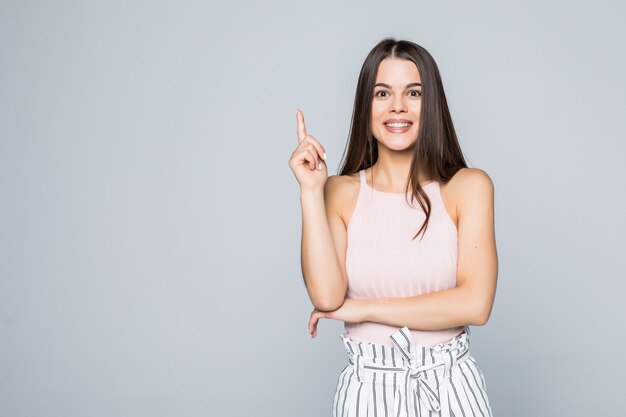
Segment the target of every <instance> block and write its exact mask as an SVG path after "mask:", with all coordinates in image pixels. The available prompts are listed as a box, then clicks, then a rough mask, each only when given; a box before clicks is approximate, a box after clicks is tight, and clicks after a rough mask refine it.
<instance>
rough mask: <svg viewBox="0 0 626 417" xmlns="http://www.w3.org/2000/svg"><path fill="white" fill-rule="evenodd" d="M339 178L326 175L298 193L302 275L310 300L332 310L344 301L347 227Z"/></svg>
mask: <svg viewBox="0 0 626 417" xmlns="http://www.w3.org/2000/svg"><path fill="white" fill-rule="evenodd" d="M340 186H341V178H340V177H338V176H331V177H328V179H327V180H326V183H325V185H324V187H323V189H321V188H315V189H306V190H302V191H301V193H300V202H301V204H302V276H303V278H304V283H305V285H306V288H307V291H308V293H309V298H310V299H311V302H312V303H313V305H314V306H315V308H317V309H318V310H321V311H333V310H336V309H337V308H339V307H340V306H341V305H342V304H343V301H344V298H345V295H346V290H347V286H348V279H347V275H346V272H345V271H346V269H345V253H346V240H347V237H346V229H345V226H344V223H343V220H342V219H341V216H340V207H341V201H340V196H341V195H342V193H340V192H339V188H340Z"/></svg>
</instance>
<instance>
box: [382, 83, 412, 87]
mask: <svg viewBox="0 0 626 417" xmlns="http://www.w3.org/2000/svg"><path fill="white" fill-rule="evenodd" d="M416 86H420V87H421V86H422V84H420V83H410V84H407V85H406V87H405V88H411V87H416ZM374 87H385V88H391V86H390V85H389V84H385V83H377V84H374Z"/></svg>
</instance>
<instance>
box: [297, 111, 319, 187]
mask: <svg viewBox="0 0 626 417" xmlns="http://www.w3.org/2000/svg"><path fill="white" fill-rule="evenodd" d="M296 120H297V124H298V147H297V148H296V149H295V150H294V151H293V153H292V154H291V158H290V159H289V166H290V167H291V170H292V171H293V174H294V175H295V176H296V179H297V180H298V182H299V183H300V189H301V190H313V189H316V188H320V187H323V186H324V184H325V183H326V179H327V178H328V170H327V169H325V168H326V163H325V162H324V161H323V159H324V160H325V159H326V151H325V150H324V147H323V146H322V144H321V143H319V141H318V140H317V139H315V138H314V137H313V136H311V135H309V134H307V133H306V126H305V125H304V115H303V114H302V112H301V111H300V110H299V109H298V110H296Z"/></svg>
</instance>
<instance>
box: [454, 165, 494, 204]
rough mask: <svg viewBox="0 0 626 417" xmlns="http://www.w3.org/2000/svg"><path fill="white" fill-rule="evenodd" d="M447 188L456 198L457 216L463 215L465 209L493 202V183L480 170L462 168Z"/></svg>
mask: <svg viewBox="0 0 626 417" xmlns="http://www.w3.org/2000/svg"><path fill="white" fill-rule="evenodd" d="M446 188H449V190H450V191H449V192H450V194H451V195H453V196H454V197H453V199H454V201H455V203H456V208H457V216H458V215H461V214H462V210H463V208H466V207H469V206H473V205H475V204H481V202H482V204H484V203H489V202H492V201H493V194H494V186H493V181H492V180H491V177H489V175H488V174H487V173H486V172H485V171H484V170H482V169H480V168H461V169H460V170H459V171H457V173H456V174H454V176H453V177H452V178H451V179H450V180H449V181H448V183H447V184H446Z"/></svg>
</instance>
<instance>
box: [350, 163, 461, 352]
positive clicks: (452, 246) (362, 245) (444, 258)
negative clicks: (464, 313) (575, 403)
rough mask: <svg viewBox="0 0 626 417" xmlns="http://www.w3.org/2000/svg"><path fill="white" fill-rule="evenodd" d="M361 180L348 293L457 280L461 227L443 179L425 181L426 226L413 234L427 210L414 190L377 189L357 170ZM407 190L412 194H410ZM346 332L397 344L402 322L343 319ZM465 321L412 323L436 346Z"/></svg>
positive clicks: (422, 287) (419, 338)
mask: <svg viewBox="0 0 626 417" xmlns="http://www.w3.org/2000/svg"><path fill="white" fill-rule="evenodd" d="M359 177H360V179H361V185H360V190H359V195H358V198H357V202H356V205H355V207H354V211H353V214H352V217H351V219H350V223H349V224H348V230H347V233H348V246H347V251H346V272H347V274H348V292H347V294H346V297H347V298H351V299H357V300H361V299H371V298H384V297H410V296H414V295H419V294H424V293H429V292H433V291H441V290H445V289H448V288H453V287H455V286H456V266H457V251H458V248H457V229H456V226H455V225H454V222H453V221H452V219H451V218H450V216H449V215H448V211H447V210H446V207H445V205H444V202H443V199H442V197H441V191H440V189H439V182H437V181H432V182H430V183H429V184H427V185H426V186H423V189H424V191H425V192H426V194H427V195H428V197H429V198H430V201H431V205H432V206H431V214H430V220H429V222H428V228H427V229H426V232H425V235H424V237H423V238H422V241H421V242H420V240H419V238H420V237H421V236H422V235H421V234H420V235H419V236H418V237H417V238H416V239H414V240H411V239H412V237H413V236H414V235H415V234H416V233H417V231H418V230H419V228H420V227H421V226H422V222H423V221H424V219H425V218H426V215H425V214H424V212H423V211H422V208H421V207H420V206H419V203H418V202H417V201H414V202H413V203H412V204H413V205H414V206H415V207H411V206H409V204H408V203H407V199H408V201H411V200H410V194H407V195H405V194H404V193H387V192H383V191H377V190H375V189H373V188H372V187H370V186H369V185H368V184H367V182H366V181H365V171H364V170H361V171H359ZM407 196H408V198H407ZM344 327H345V333H344V336H345V337H349V338H351V339H352V340H356V341H364V342H373V343H378V344H382V345H386V346H393V343H392V342H391V339H390V338H389V336H390V335H391V334H392V333H394V332H396V331H397V330H398V329H400V327H395V326H388V325H386V324H381V323H374V322H362V323H348V322H344ZM463 329H464V326H459V327H452V328H449V329H442V330H415V329H411V334H412V335H413V341H414V343H415V344H416V345H418V346H434V345H436V344H438V343H442V342H447V341H448V340H450V339H452V338H453V337H455V336H457V335H459V334H460V333H461V332H462V331H463Z"/></svg>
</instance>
